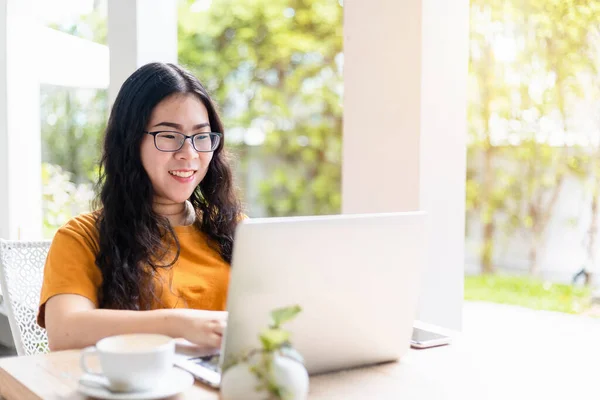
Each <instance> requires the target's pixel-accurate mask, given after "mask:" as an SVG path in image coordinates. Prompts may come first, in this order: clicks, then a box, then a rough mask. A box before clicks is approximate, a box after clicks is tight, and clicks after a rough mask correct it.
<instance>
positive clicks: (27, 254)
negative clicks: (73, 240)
mask: <svg viewBox="0 0 600 400" xmlns="http://www.w3.org/2000/svg"><path fill="white" fill-rule="evenodd" d="M49 247H50V241H49V240H48V241H39V242H27V241H13V240H2V239H0V284H1V286H0V287H1V288H2V295H3V297H4V301H3V305H4V308H5V310H6V313H7V315H8V321H9V323H10V330H11V332H12V336H13V340H14V342H15V347H16V349H17V354H18V355H19V356H24V355H33V354H40V353H47V352H48V351H49V350H50V349H49V347H48V336H47V335H46V330H45V329H42V328H41V327H40V326H39V325H38V324H37V322H36V316H37V310H38V305H39V300H40V292H41V290H42V280H43V277H44V264H45V262H46V256H47V254H48V249H49Z"/></svg>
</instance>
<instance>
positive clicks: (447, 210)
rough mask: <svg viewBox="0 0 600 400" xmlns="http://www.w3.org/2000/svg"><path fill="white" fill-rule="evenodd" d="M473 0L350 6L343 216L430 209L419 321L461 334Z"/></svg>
mask: <svg viewBox="0 0 600 400" xmlns="http://www.w3.org/2000/svg"><path fill="white" fill-rule="evenodd" d="M468 15H469V3H468V0H403V1H397V0H372V1H369V2H365V1H361V0H346V1H344V137H343V138H344V139H343V168H342V177H343V181H342V211H343V212H344V213H360V212H392V211H414V210H423V211H426V212H427V213H428V214H429V218H428V220H429V232H430V234H429V238H428V244H427V248H428V254H427V256H428V262H427V265H426V269H425V271H424V274H423V277H424V280H423V286H422V295H421V304H420V309H419V318H420V319H422V320H424V321H427V322H431V323H435V324H438V325H442V326H446V327H450V328H455V329H459V328H460V326H461V318H462V317H461V315H462V298H463V271H464V207H465V206H464V199H465V173H466V162H465V157H466V105H467V97H466V87H467V73H468V66H467V64H468V29H469V19H468Z"/></svg>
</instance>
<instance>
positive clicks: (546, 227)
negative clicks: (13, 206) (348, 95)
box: [42, 0, 600, 283]
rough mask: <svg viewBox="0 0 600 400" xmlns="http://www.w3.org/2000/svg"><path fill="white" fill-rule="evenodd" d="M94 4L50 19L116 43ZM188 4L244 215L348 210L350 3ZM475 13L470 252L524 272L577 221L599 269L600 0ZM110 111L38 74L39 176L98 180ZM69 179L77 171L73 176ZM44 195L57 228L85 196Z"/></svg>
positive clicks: (479, 8)
mask: <svg viewBox="0 0 600 400" xmlns="http://www.w3.org/2000/svg"><path fill="white" fill-rule="evenodd" d="M94 4H95V7H94V9H93V11H91V12H90V13H88V14H85V15H82V16H81V17H80V18H78V19H77V20H75V21H72V22H71V23H61V24H55V25H52V26H53V27H54V28H55V29H59V30H61V31H64V32H68V33H70V34H74V35H77V36H80V37H83V38H85V39H88V40H92V41H95V42H98V43H102V44H106V1H105V0H96V1H95V3H94ZM178 4H179V11H178V18H179V28H178V38H179V61H180V63H181V64H183V65H185V66H186V67H187V68H189V69H191V70H192V71H193V72H194V74H196V75H197V76H198V77H199V78H200V80H201V81H202V82H203V83H204V84H205V86H206V87H207V89H208V90H209V92H210V93H211V94H212V95H213V96H214V98H215V100H216V102H217V103H218V105H219V106H220V109H221V112H222V116H223V119H224V122H225V127H226V140H227V143H228V147H229V149H230V150H231V152H232V157H233V162H234V165H235V171H236V178H237V182H238V184H239V187H240V191H241V193H242V195H243V198H244V201H245V203H246V205H247V209H248V214H249V215H250V216H282V215H302V214H332V213H338V212H339V211H340V208H341V188H340V184H341V143H342V142H341V141H342V132H341V130H342V97H343V80H342V75H343V60H344V59H343V48H342V45H343V37H342V29H343V24H342V15H343V2H342V1H341V0H339V1H333V0H269V1H267V0H212V1H211V0H180V1H179V3H178ZM470 18H471V21H470V32H471V33H470V57H469V80H468V85H469V86H468V91H469V104H468V130H469V131H468V138H469V140H468V149H467V157H468V163H467V165H468V170H467V174H466V180H467V191H466V205H467V216H466V218H467V221H466V222H467V225H466V226H467V237H466V239H467V244H468V246H467V253H469V254H471V253H472V256H473V259H474V263H475V265H476V267H477V271H476V272H482V273H484V274H493V273H495V272H497V271H498V270H499V269H502V266H503V264H502V262H500V261H499V259H500V258H502V257H503V256H504V255H506V254H508V256H507V257H508V260H509V261H508V263H509V264H510V263H511V262H513V261H511V260H516V259H517V258H518V257H520V256H517V255H516V254H517V253H519V254H520V253H523V254H524V256H523V258H524V259H525V266H524V267H523V268H522V271H521V272H523V273H528V274H531V275H534V276H539V275H544V267H543V265H544V260H546V259H548V257H550V258H551V256H548V251H549V249H548V248H547V246H548V240H549V239H548V238H549V236H550V234H551V231H552V230H553V229H554V231H558V232H561V230H562V229H566V228H567V227H568V226H571V225H577V226H578V227H579V228H580V230H581V233H577V235H580V236H581V238H580V240H581V242H582V243H584V244H583V245H582V246H581V249H580V252H581V255H578V256H577V257H573V259H574V260H575V259H577V260H579V259H581V260H583V261H581V263H580V264H581V268H582V271H584V272H585V274H584V277H585V278H586V279H587V282H588V283H591V282H592V279H593V272H594V270H595V269H596V268H597V263H598V260H597V254H596V252H597V250H596V248H597V247H598V245H599V244H598V241H597V230H598V228H597V225H598V218H599V216H598V201H599V196H600V184H599V179H598V177H599V176H600V174H599V173H600V157H599V155H600V112H599V111H600V79H599V78H600V75H599V74H598V65H599V61H600V58H599V55H600V2H597V1H596V0H525V1H523V0H472V1H471V13H470ZM390 40H392V39H390ZM365 62H368V60H366V61H365ZM106 118H107V100H106V91H86V90H82V89H68V88H57V87H42V134H43V138H44V142H43V146H44V148H43V157H44V162H45V163H47V164H45V166H44V168H45V172H44V174H45V175H44V176H45V178H44V179H45V182H49V181H50V180H52V179H54V180H55V181H56V182H62V183H61V184H56V185H55V186H53V187H54V188H56V189H48V191H52V190H58V191H64V192H66V193H73V192H74V191H78V190H86V189H83V188H88V189H89V190H91V186H89V185H90V184H91V183H92V182H93V181H94V179H95V175H96V173H97V171H96V170H95V168H96V167H95V165H96V162H97V160H98V157H99V154H100V145H99V143H100V137H101V135H102V131H103V128H104V124H105V121H106ZM365 120H367V121H368V116H365ZM365 129H366V130H365V134H366V135H368V127H365ZM51 166H58V167H60V168H58V167H56V168H55V167H51ZM59 178H60V179H59ZM67 181H69V182H72V183H73V185H75V186H69V188H68V189H67V188H66V187H67V186H68V185H66V182H67ZM61 185H63V186H61ZM77 185H79V186H77ZM81 185H83V186H81ZM85 185H87V186H85ZM573 185H576V186H577V187H578V188H580V189H581V193H583V194H581V196H580V197H581V199H580V200H577V201H578V202H579V203H578V204H579V205H578V206H577V207H576V208H577V209H578V211H580V210H585V213H584V212H583V211H581V212H580V214H577V213H571V214H569V213H567V214H569V215H571V216H567V217H565V216H564V214H565V212H564V210H562V211H561V205H560V204H561V201H562V200H561V199H564V198H568V197H569V196H571V197H573V196H575V194H573V193H574V192H573V191H572V189H571V188H572V187H573ZM58 188H61V189H58ZM578 190H579V189H578ZM44 196H47V197H45V207H46V209H45V215H46V217H45V224H46V228H47V231H48V232H49V234H51V232H52V231H53V229H56V227H57V226H58V225H60V224H61V223H63V222H64V221H65V220H66V218H68V217H70V215H71V214H73V213H74V212H76V211H77V210H82V209H85V206H84V205H83V203H81V204H80V203H79V202H85V201H87V198H88V197H89V195H87V197H86V196H80V197H78V199H79V200H74V202H75V203H76V205H73V206H72V207H71V206H69V207H66V208H65V207H62V206H57V205H56V204H53V202H57V204H61V203H60V201H63V200H64V199H63V198H62V197H61V196H59V195H57V194H56V193H54V194H53V193H49V192H46V191H45V194H44ZM578 196H579V195H578ZM51 210H55V211H51ZM56 210H63V212H59V213H58V214H57V213H56ZM53 213H54V214H53ZM583 214H585V215H586V216H585V218H584V217H582V216H581V215H583ZM559 243H560V240H559ZM550 250H554V249H550ZM569 251H574V250H573V249H571V250H569ZM577 251H579V250H577ZM513 255H514V256H513ZM511 257H512V258H511ZM505 258H506V257H505ZM578 263H579V261H577V262H576V261H573V263H572V265H568V266H566V267H565V270H566V271H567V272H568V273H571V271H574V268H579V267H580V265H579V264H578Z"/></svg>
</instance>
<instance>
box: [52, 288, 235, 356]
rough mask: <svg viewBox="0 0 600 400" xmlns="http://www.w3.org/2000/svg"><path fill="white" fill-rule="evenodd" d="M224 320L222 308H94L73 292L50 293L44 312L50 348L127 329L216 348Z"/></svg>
mask: <svg viewBox="0 0 600 400" xmlns="http://www.w3.org/2000/svg"><path fill="white" fill-rule="evenodd" d="M226 321H227V313H226V312H225V311H205V310H191V309H161V310H151V311H127V310H103V309H96V308H95V306H94V304H93V303H92V302H91V301H90V300H89V299H87V298H85V297H83V296H79V295H76V294H60V295H56V296H53V297H51V298H50V299H49V300H48V302H47V303H46V314H45V322H46V331H47V333H48V342H49V346H50V349H51V350H52V351H56V350H66V349H74V348H83V347H86V346H91V345H94V344H95V343H96V342H98V341H99V340H100V339H102V338H105V337H107V336H113V335H119V334H126V333H159V334H163V335H167V336H171V337H173V338H179V337H181V338H184V339H187V340H189V341H190V342H192V343H195V344H197V345H199V346H200V347H204V348H206V349H207V350H209V349H218V348H219V347H220V346H221V338H222V334H223V330H224V328H225V326H226V323H227V322H226Z"/></svg>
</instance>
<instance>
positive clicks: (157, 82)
mask: <svg viewBox="0 0 600 400" xmlns="http://www.w3.org/2000/svg"><path fill="white" fill-rule="evenodd" d="M174 94H188V95H193V96H196V97H197V98H198V99H199V100H200V101H202V103H203V104H204V106H205V107H206V109H207V111H208V117H209V122H210V126H211V130H212V131H213V132H215V131H216V132H221V133H224V132H223V124H222V123H221V120H220V118H219V115H218V114H217V110H216V107H215V105H214V103H213V101H212V100H211V98H210V96H209V95H208V93H207V91H206V89H205V88H204V87H203V86H202V84H201V83H200V82H199V81H198V79H197V78H196V77H194V76H193V75H192V74H191V73H189V72H188V71H186V70H185V69H183V68H181V67H180V66H177V65H174V64H164V63H151V64H147V65H144V66H142V67H141V68H139V69H138V70H137V71H135V72H134V73H133V74H132V75H131V76H130V77H129V78H128V79H127V80H126V81H125V83H123V86H122V87H121V90H120V91H119V94H118V95H117V98H116V100H115V102H114V105H113V107H112V110H111V113H110V117H109V120H108V125H107V127H106V134H105V138H104V148H103V154H102V159H101V161H100V174H99V179H98V189H99V196H98V198H97V202H96V206H97V207H98V209H99V211H98V218H97V222H96V225H97V228H98V232H99V251H98V254H97V256H96V265H97V266H98V268H100V271H101V272H102V278H103V282H102V287H101V288H100V291H99V293H98V295H99V301H100V308H111V309H124V310H147V309H150V308H151V306H152V304H153V302H154V301H155V300H156V299H157V298H158V296H157V293H156V292H155V291H156V287H155V286H157V285H156V284H155V277H156V272H157V270H158V269H159V268H169V267H171V266H172V265H173V264H174V263H175V261H176V260H177V258H178V257H179V253H180V245H179V241H178V240H177V236H176V235H175V232H174V231H173V228H172V227H171V225H170V224H169V221H168V220H167V219H166V218H165V217H163V216H160V215H158V214H156V213H155V212H154V211H153V209H152V201H153V196H154V191H153V188H152V183H151V182H150V178H149V177H148V175H147V174H146V171H145V170H144V168H143V166H142V162H141V157H140V145H141V142H142V139H143V136H144V133H143V132H144V131H145V130H146V125H147V124H148V122H149V119H150V116H151V113H152V110H153V109H154V107H155V106H156V105H157V104H158V103H160V102H161V101H162V100H163V99H165V98H167V97H168V96H171V95H174ZM224 138H225V136H224V137H223V140H221V143H220V144H219V147H218V148H217V149H216V150H215V152H214V154H213V158H212V161H211V162H210V165H209V167H208V171H207V173H206V176H205V177H204V179H202V182H200V184H199V185H198V187H197V188H196V189H195V190H194V192H193V194H192V196H191V197H190V199H189V200H190V202H191V203H192V205H193V206H194V209H195V210H196V213H197V216H198V218H196V222H195V224H196V226H197V228H198V229H200V230H201V231H203V232H204V233H205V234H206V235H207V236H208V238H209V244H210V245H211V246H213V248H215V249H216V250H217V251H218V252H219V253H220V254H221V257H222V258H223V259H224V260H225V261H227V262H228V263H230V262H231V253H232V247H233V234H234V230H235V227H236V225H237V222H238V220H239V217H240V215H241V212H242V211H241V205H240V202H239V200H238V197H237V194H236V191H235V188H234V184H233V177H232V173H231V168H230V166H229V162H228V157H227V154H226V152H225V151H224V149H223V145H224V142H225V140H224Z"/></svg>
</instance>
